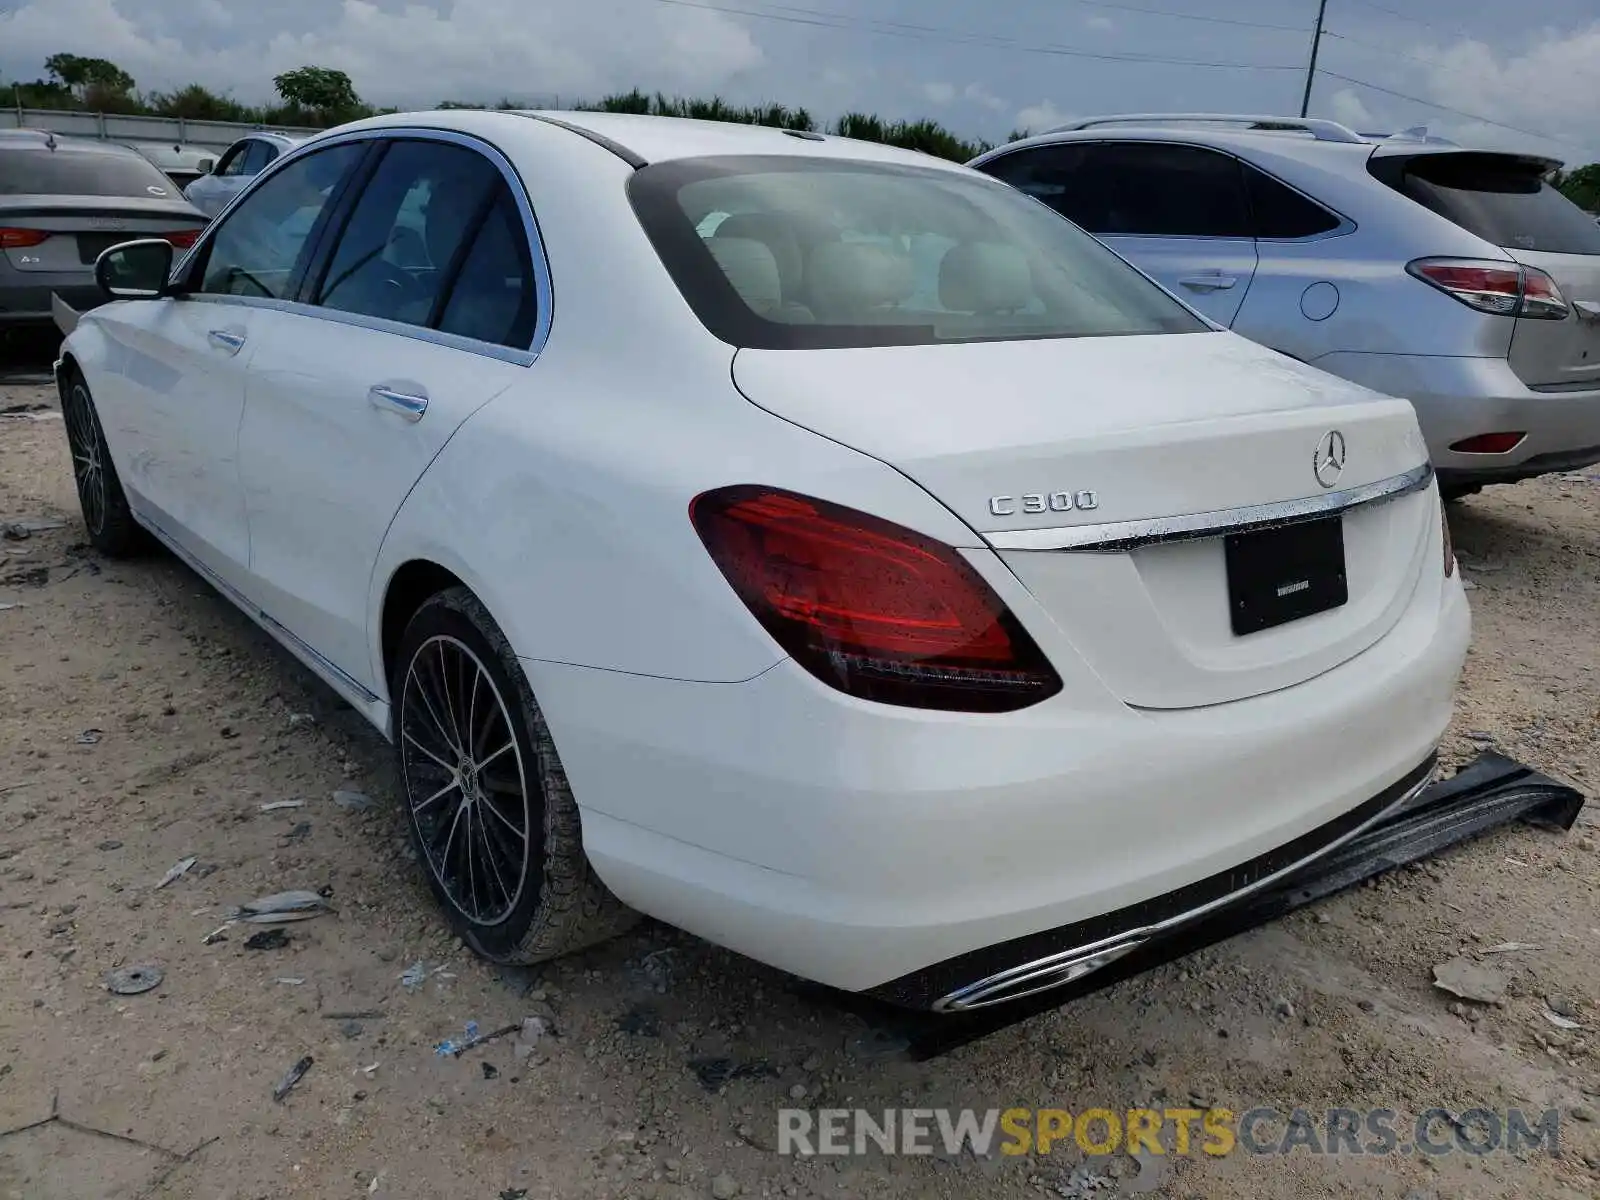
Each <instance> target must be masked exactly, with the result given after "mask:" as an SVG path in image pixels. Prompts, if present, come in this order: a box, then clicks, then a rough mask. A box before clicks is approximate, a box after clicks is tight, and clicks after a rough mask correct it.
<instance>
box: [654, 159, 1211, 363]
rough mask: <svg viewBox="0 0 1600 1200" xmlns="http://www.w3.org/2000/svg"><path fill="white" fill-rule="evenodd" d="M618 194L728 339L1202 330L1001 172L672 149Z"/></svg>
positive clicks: (845, 342) (902, 340)
mask: <svg viewBox="0 0 1600 1200" xmlns="http://www.w3.org/2000/svg"><path fill="white" fill-rule="evenodd" d="M629 194H630V196H631V198H632V200H633V205H634V209H635V211H636V212H637V213H638V214H639V219H640V221H641V222H642V223H643V224H644V227H645V230H646V232H647V233H648V234H649V236H650V239H651V241H652V242H653V243H654V245H655V247H656V250H657V251H658V253H659V254H660V256H661V259H662V261H663V262H664V263H665V264H666V266H667V269H668V270H669V271H670V272H671V274H672V276H673V278H674V279H675V280H676V282H677V284H678V287H679V288H680V290H681V291H682V292H683V294H684V296H685V297H686V298H687V299H688V301H689V303H690V305H691V306H692V307H693V308H694V310H695V312H696V313H697V314H698V316H699V317H700V319H701V320H702V321H703V322H704V323H705V325H706V327H707V328H708V329H710V330H711V332H712V333H713V334H715V335H716V336H717V337H719V338H721V339H722V340H723V341H725V342H729V343H731V344H733V345H736V346H752V347H761V348H766V349H802V348H813V349H822V348H829V347H842V346H892V345H919V344H927V343H936V342H962V341H1007V340H1015V339H1023V338H1062V337H1104V336H1114V335H1119V334H1154V333H1190V332H1197V331H1201V330H1205V329H1207V328H1209V327H1208V326H1207V325H1205V323H1204V322H1202V321H1200V320H1199V319H1197V318H1196V317H1195V316H1194V315H1193V314H1192V313H1190V312H1189V311H1188V310H1187V309H1185V308H1184V307H1183V306H1182V305H1180V304H1178V303H1177V302H1176V301H1174V300H1173V299H1172V298H1171V297H1170V296H1168V295H1167V294H1166V293H1165V292H1163V291H1162V290H1161V289H1160V288H1158V287H1157V286H1156V285H1154V284H1153V283H1151V282H1150V281H1149V280H1147V279H1146V278H1145V277H1144V276H1142V275H1140V274H1139V273H1138V272H1137V271H1135V270H1133V269H1132V268H1131V267H1129V266H1128V265H1127V264H1126V263H1124V262H1123V261H1122V260H1121V259H1120V258H1118V257H1117V256H1116V255H1114V254H1112V253H1111V252H1110V251H1109V250H1107V249H1106V248H1105V247H1104V246H1102V245H1100V243H1099V242H1097V241H1095V239H1094V238H1092V237H1089V236H1088V235H1087V234H1085V233H1084V232H1083V231H1082V230H1079V229H1076V228H1074V227H1073V226H1072V225H1070V224H1068V223H1067V222H1065V221H1062V220H1060V219H1059V218H1058V217H1056V216H1055V215H1054V214H1053V213H1051V212H1050V211H1049V210H1048V209H1046V208H1045V207H1044V206H1043V205H1041V204H1038V203H1035V202H1034V201H1032V200H1030V199H1028V198H1027V197H1026V196H1023V195H1022V194H1021V193H1020V192H1017V191H1015V190H1014V189H1012V188H1009V187H1006V186H1004V185H1003V184H1000V183H997V182H993V181H990V180H987V179H981V178H978V177H977V176H968V175H962V174H958V173H955V172H951V171H947V170H938V169H924V168H920V167H903V166H899V165H887V164H879V163H864V162H853V161H850V160H847V159H827V158H793V157H786V156H751V157H730V158H699V159H680V160H676V161H669V162H664V163H657V164H655V165H653V166H649V167H645V168H643V169H642V170H639V171H637V172H635V173H634V175H633V176H632V178H631V180H630V182H629Z"/></svg>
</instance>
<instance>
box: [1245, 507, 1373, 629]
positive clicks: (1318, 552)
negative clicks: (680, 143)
mask: <svg viewBox="0 0 1600 1200" xmlns="http://www.w3.org/2000/svg"><path fill="white" fill-rule="evenodd" d="M1223 557H1224V559H1225V560H1226V569H1227V575H1228V616H1229V620H1230V622H1231V624H1232V627H1233V632H1234V636H1236V637H1248V636H1249V635H1250V634H1253V633H1263V632H1265V631H1266V630H1268V629H1276V628H1278V627H1279V626H1281V625H1287V624H1289V623H1290V622H1293V621H1301V620H1304V619H1305V618H1307V617H1313V616H1316V615H1317V614H1318V613H1324V612H1330V611H1332V610H1333V609H1336V608H1340V607H1342V606H1343V605H1345V604H1346V603H1348V602H1349V599H1350V589H1349V581H1348V579H1347V577H1346V574H1345V546H1344V520H1343V517H1342V516H1340V515H1338V514H1335V515H1333V516H1330V517H1318V518H1316V519H1315V520H1311V521H1298V522H1295V523H1294V524H1291V525H1280V526H1276V527H1274V528H1271V529H1257V530H1251V531H1249V532H1247V533H1230V534H1228V535H1227V536H1226V537H1225V538H1224V539H1223Z"/></svg>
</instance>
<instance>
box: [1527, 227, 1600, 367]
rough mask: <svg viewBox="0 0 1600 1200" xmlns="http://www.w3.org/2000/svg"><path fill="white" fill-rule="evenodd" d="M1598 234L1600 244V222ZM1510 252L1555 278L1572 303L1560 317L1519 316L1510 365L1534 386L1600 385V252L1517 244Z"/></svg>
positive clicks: (1528, 264) (1557, 284) (1568, 302)
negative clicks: (1563, 251) (1526, 247)
mask: <svg viewBox="0 0 1600 1200" xmlns="http://www.w3.org/2000/svg"><path fill="white" fill-rule="evenodd" d="M1595 233H1596V235H1597V236H1596V240H1597V242H1600V225H1597V226H1596V227H1595ZM1505 250H1506V253H1508V254H1510V255H1511V257H1512V258H1514V259H1516V260H1517V261H1518V262H1519V263H1521V264H1523V266H1527V267H1534V268H1536V269H1538V270H1540V271H1543V272H1544V273H1545V274H1546V275H1548V276H1550V278H1551V279H1553V280H1555V283H1556V286H1557V287H1558V288H1560V289H1561V294H1562V296H1563V297H1564V298H1565V299H1566V302H1567V307H1568V312H1567V315H1566V316H1565V317H1563V318H1561V319H1560V320H1551V319H1548V318H1545V319H1535V318H1531V317H1518V318H1517V326H1516V331H1515V332H1514V333H1513V334H1512V335H1511V353H1510V355H1509V361H1510V363H1511V369H1512V370H1513V371H1515V372H1516V373H1517V377H1518V378H1520V379H1521V380H1522V382H1524V383H1526V384H1527V385H1528V386H1529V387H1531V388H1537V389H1541V390H1550V391H1564V390H1567V389H1578V388H1593V387H1600V252H1597V253H1594V254H1558V253H1554V252H1551V251H1539V250H1522V249H1519V248H1517V247H1515V246H1507V247H1505Z"/></svg>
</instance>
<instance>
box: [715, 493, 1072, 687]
mask: <svg viewBox="0 0 1600 1200" xmlns="http://www.w3.org/2000/svg"><path fill="white" fill-rule="evenodd" d="M689 517H690V520H692V521H693V522H694V527H695V530H696V532H698V533H699V534H700V540H701V541H703V542H704V543H705V546H706V549H707V550H708V551H710V553H711V557H712V559H713V560H714V561H715V562H716V564H717V566H718V567H719V568H720V569H721V571H722V573H723V575H725V576H726V577H727V579H728V582H729V583H730V584H732V585H733V590H734V591H735V592H736V593H737V594H738V596H739V598H740V599H741V600H743V601H744V603H745V604H746V606H748V608H749V609H750V611H751V613H753V614H754V615H755V618H756V619H757V620H758V621H760V622H761V624H762V625H763V626H764V627H765V628H766V630H767V632H768V633H770V634H771V635H772V636H773V638H774V639H775V640H776V641H777V642H778V644H779V645H780V646H782V647H783V648H784V650H786V651H787V652H788V653H789V654H790V655H791V656H793V658H794V659H795V661H796V662H798V663H799V664H800V665H801V666H803V667H805V668H806V670H808V671H810V672H811V673H812V674H813V675H815V676H817V678H819V679H821V680H822V681H823V682H825V683H828V684H830V685H832V686H833V687H836V688H838V689H839V690H840V691H843V692H847V693H849V694H850V695H852V696H859V697H861V698H862V699H865V700H876V701H880V702H882V703H885V704H900V705H907V706H911V707H916V708H937V709H946V710H953V711H960V712H1009V711H1012V710H1014V709H1019V708H1024V707H1026V706H1028V705H1030V704H1036V703H1038V702H1039V701H1040V700H1043V699H1045V698H1046V697H1049V696H1053V695H1055V694H1056V692H1058V691H1060V690H1061V678H1060V676H1058V675H1057V674H1056V672H1055V670H1054V669H1053V668H1052V667H1051V666H1050V664H1049V662H1048V661H1046V659H1045V657H1044V654H1043V653H1042V652H1041V651H1040V650H1039V647H1038V646H1037V645H1035V644H1034V641H1033V639H1032V638H1031V637H1029V636H1028V634H1027V631H1026V630H1024V629H1023V628H1022V626H1021V624H1020V623H1019V622H1018V621H1017V619H1016V618H1015V617H1014V616H1012V615H1011V613H1010V612H1009V611H1008V610H1007V609H1006V606H1005V604H1004V603H1003V602H1002V601H1001V600H1000V597H998V596H997V595H995V593H994V590H993V589H992V588H990V587H989V585H988V584H987V583H985V582H984V580H983V578H982V577H981V576H980V575H979V574H978V573H977V572H976V571H975V570H973V569H972V567H971V565H970V564H969V563H967V562H966V560H965V559H963V558H962V557H961V555H960V554H959V553H957V552H956V551H955V550H954V549H952V548H951V547H949V546H946V545H943V544H942V543H940V542H937V541H934V540H933V539H931V538H927V537H924V536H922V535H921V534H919V533H914V532H913V531H911V530H909V529H905V528H903V527H901V526H899V525H895V524H892V523H890V522H888V521H884V520H881V519H880V518H877V517H873V516H869V515H868V514H866V513H863V512H857V511H856V510H854V509H850V508H843V507H841V506H839V505H834V504H829V503H827V502H826V501H822V500H813V499H811V498H809V497H806V496H800V495H796V494H794V493H792V492H784V491H778V490H776V489H773V488H763V487H755V486H748V485H744V486H737V487H728V488H719V489H717V490H715V491H711V492H706V493H704V494H702V495H700V496H697V497H695V499H694V502H693V503H692V504H690V506H689Z"/></svg>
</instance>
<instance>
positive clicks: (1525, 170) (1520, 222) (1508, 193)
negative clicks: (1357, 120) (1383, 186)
mask: <svg viewBox="0 0 1600 1200" xmlns="http://www.w3.org/2000/svg"><path fill="white" fill-rule="evenodd" d="M1371 169H1372V172H1373V174H1375V175H1377V176H1378V177H1379V178H1380V179H1383V181H1384V182H1385V183H1388V184H1389V185H1390V186H1391V187H1397V188H1398V190H1400V191H1401V192H1403V193H1404V194H1405V195H1407V196H1410V197H1411V199H1413V200H1415V201H1416V202H1417V203H1419V204H1421V205H1423V206H1425V207H1427V208H1430V209H1432V210H1433V211H1434V212H1436V213H1438V214H1439V215H1440V216H1442V217H1446V218H1448V219H1449V220H1451V221H1454V222H1455V223H1456V224H1457V225H1460V226H1461V227H1462V228H1464V229H1468V230H1470V231H1471V232H1473V233H1475V234H1477V235H1478V236H1479V237H1481V238H1484V239H1485V240H1487V241H1490V242H1493V243H1494V244H1495V245H1496V246H1504V247H1505V248H1506V249H1508V250H1542V251H1546V252H1549V253H1554V254H1600V225H1596V224H1595V221H1594V218H1593V217H1591V216H1589V215H1587V214H1586V213H1585V212H1584V211H1583V210H1582V209H1581V208H1579V207H1578V206H1577V205H1576V204H1574V203H1573V202H1572V201H1570V200H1568V199H1567V198H1566V197H1565V196H1563V195H1562V194H1561V193H1560V192H1558V191H1557V190H1556V189H1555V188H1553V187H1551V186H1550V185H1549V184H1548V183H1546V182H1545V180H1544V172H1545V169H1546V164H1544V163H1542V162H1538V161H1536V160H1530V159H1523V158H1516V157H1514V156H1511V155H1504V154H1470V153H1469V154H1423V155H1417V156H1416V157H1414V158H1410V159H1402V160H1399V161H1396V160H1395V159H1393V158H1378V159H1374V160H1373V162H1372V164H1371Z"/></svg>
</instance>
